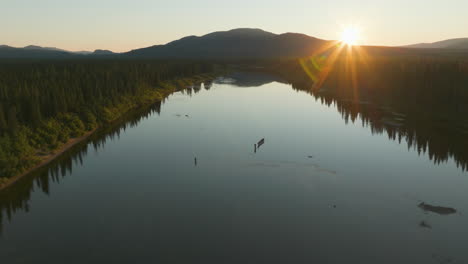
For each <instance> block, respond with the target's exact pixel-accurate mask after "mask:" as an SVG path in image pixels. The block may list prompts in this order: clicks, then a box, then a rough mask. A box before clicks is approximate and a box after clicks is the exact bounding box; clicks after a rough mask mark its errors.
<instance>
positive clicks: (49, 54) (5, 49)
mask: <svg viewBox="0 0 468 264" xmlns="http://www.w3.org/2000/svg"><path fill="white" fill-rule="evenodd" d="M69 56H73V53H70V52H68V51H64V50H60V49H57V48H43V47H39V46H33V45H31V46H26V47H24V48H14V47H10V46H6V45H2V46H0V58H11V59H13V58H14V59H16V58H34V59H39V58H40V59H42V58H65V57H69Z"/></svg>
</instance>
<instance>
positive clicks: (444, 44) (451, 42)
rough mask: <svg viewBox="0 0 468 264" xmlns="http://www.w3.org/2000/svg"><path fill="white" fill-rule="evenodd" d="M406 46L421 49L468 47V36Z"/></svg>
mask: <svg viewBox="0 0 468 264" xmlns="http://www.w3.org/2000/svg"><path fill="white" fill-rule="evenodd" d="M405 47H407V48H419V49H468V38H457V39H447V40H443V41H438V42H434V43H419V44H414V45H408V46H405Z"/></svg>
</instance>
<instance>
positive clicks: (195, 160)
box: [193, 157, 197, 166]
mask: <svg viewBox="0 0 468 264" xmlns="http://www.w3.org/2000/svg"><path fill="white" fill-rule="evenodd" d="M193 161H194V163H195V166H197V157H195V158H194V159H193Z"/></svg>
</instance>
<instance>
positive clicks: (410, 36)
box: [0, 0, 468, 52]
mask: <svg viewBox="0 0 468 264" xmlns="http://www.w3.org/2000/svg"><path fill="white" fill-rule="evenodd" d="M467 11H468V0H424V1H423V0H392V1H388V0H385V1H383V0H362V1H352V0H319V1H315V0H309V1H304V0H287V1H286V0H284V1H277V0H269V1H268V0H230V1H224V0H223V1H221V0H191V1H188V0H166V1H162V0H40V1H39V0H0V44H4V45H10V46H14V47H23V46H27V45H39V46H47V47H58V48H63V49H67V50H72V51H81V50H95V49H110V50H112V51H116V52H122V51H128V50H132V49H136V48H142V47H147V46H152V45H156V44H165V43H167V42H170V41H172V40H175V39H179V38H181V37H184V36H188V35H204V34H207V33H210V32H213V31H223V30H229V29H234V28H261V29H263V30H266V31H270V32H273V33H278V34H280V33H285V32H298V33H304V34H307V35H310V36H314V37H318V38H323V39H339V38H340V34H341V32H342V31H343V28H345V27H348V26H349V25H353V26H354V27H358V28H359V29H360V35H361V37H360V39H359V43H358V44H365V45H386V46H397V45H406V44H414V43H420V42H434V41H439V40H444V39H449V38H459V37H468V16H467Z"/></svg>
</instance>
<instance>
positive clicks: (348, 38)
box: [341, 26, 361, 46]
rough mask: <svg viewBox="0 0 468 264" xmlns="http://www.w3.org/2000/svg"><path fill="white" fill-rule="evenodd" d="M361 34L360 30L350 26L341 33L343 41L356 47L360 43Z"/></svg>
mask: <svg viewBox="0 0 468 264" xmlns="http://www.w3.org/2000/svg"><path fill="white" fill-rule="evenodd" d="M360 33H361V32H360V30H359V29H358V28H356V27H354V26H348V27H346V28H345V29H344V30H343V32H341V41H342V42H344V43H346V44H347V45H350V46H352V45H356V44H357V42H358V41H359V37H360Z"/></svg>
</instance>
